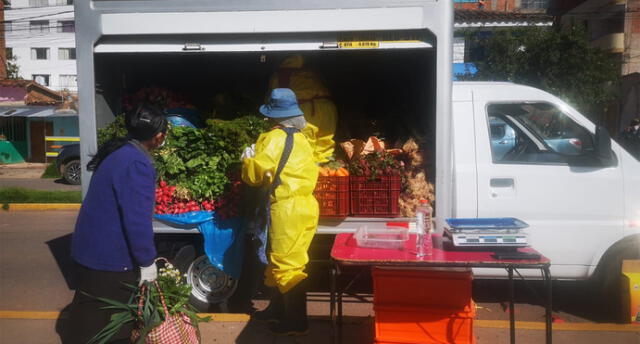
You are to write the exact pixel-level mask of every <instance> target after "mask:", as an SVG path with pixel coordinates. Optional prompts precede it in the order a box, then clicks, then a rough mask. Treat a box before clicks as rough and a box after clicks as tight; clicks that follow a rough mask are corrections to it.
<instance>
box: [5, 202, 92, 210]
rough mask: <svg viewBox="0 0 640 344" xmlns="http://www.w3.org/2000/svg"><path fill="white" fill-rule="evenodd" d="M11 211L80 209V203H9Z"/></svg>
mask: <svg viewBox="0 0 640 344" xmlns="http://www.w3.org/2000/svg"><path fill="white" fill-rule="evenodd" d="M7 205H8V206H9V209H8V210H9V211H47V210H80V203H8V204H7Z"/></svg>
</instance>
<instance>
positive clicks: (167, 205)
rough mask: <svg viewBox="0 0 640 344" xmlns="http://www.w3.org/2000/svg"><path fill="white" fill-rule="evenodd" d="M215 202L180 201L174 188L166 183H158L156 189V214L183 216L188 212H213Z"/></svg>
mask: <svg viewBox="0 0 640 344" xmlns="http://www.w3.org/2000/svg"><path fill="white" fill-rule="evenodd" d="M215 208H216V206H215V202H214V201H211V200H204V201H202V202H200V203H199V202H196V201H194V200H185V199H180V198H178V197H177V196H176V187H175V186H170V185H167V182H165V181H164V180H163V181H160V185H159V186H158V188H156V207H155V213H156V214H183V213H188V212H190V211H200V210H206V211H213V210H215Z"/></svg>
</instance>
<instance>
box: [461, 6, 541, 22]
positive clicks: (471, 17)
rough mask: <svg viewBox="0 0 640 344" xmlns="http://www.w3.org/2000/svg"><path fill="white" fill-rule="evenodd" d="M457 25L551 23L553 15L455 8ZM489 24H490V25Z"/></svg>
mask: <svg viewBox="0 0 640 344" xmlns="http://www.w3.org/2000/svg"><path fill="white" fill-rule="evenodd" d="M454 22H455V24H456V25H459V24H491V23H499V24H502V25H505V26H508V24H514V25H515V24H519V25H522V24H549V23H551V22H553V16H550V15H547V14H544V13H521V12H498V11H485V10H464V9H456V10H455V19H454ZM488 26H489V25H488Z"/></svg>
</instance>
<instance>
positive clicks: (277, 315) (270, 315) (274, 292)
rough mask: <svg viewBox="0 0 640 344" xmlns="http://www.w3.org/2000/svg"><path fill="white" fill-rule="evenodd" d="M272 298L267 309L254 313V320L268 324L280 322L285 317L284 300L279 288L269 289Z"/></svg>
mask: <svg viewBox="0 0 640 344" xmlns="http://www.w3.org/2000/svg"><path fill="white" fill-rule="evenodd" d="M269 293H270V294H271V298H270V300H269V305H268V306H267V308H265V309H264V310H261V311H257V312H255V313H253V315H252V316H251V318H252V319H255V320H259V321H266V322H279V321H281V320H282V319H283V316H284V299H283V296H282V294H281V293H280V292H279V291H278V288H269Z"/></svg>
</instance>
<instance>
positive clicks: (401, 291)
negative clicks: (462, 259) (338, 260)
mask: <svg viewBox="0 0 640 344" xmlns="http://www.w3.org/2000/svg"><path fill="white" fill-rule="evenodd" d="M372 275H373V285H374V301H373V306H374V311H375V340H376V343H377V344H383V343H384V344H391V343H394V344H401V343H402V344H405V343H407V344H408V343H469V344H472V343H475V338H474V336H473V318H474V317H475V305H474V303H473V301H472V300H471V281H472V275H471V271H470V270H463V271H451V270H438V269H402V270H400V269H387V268H374V269H373V273H372Z"/></svg>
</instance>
